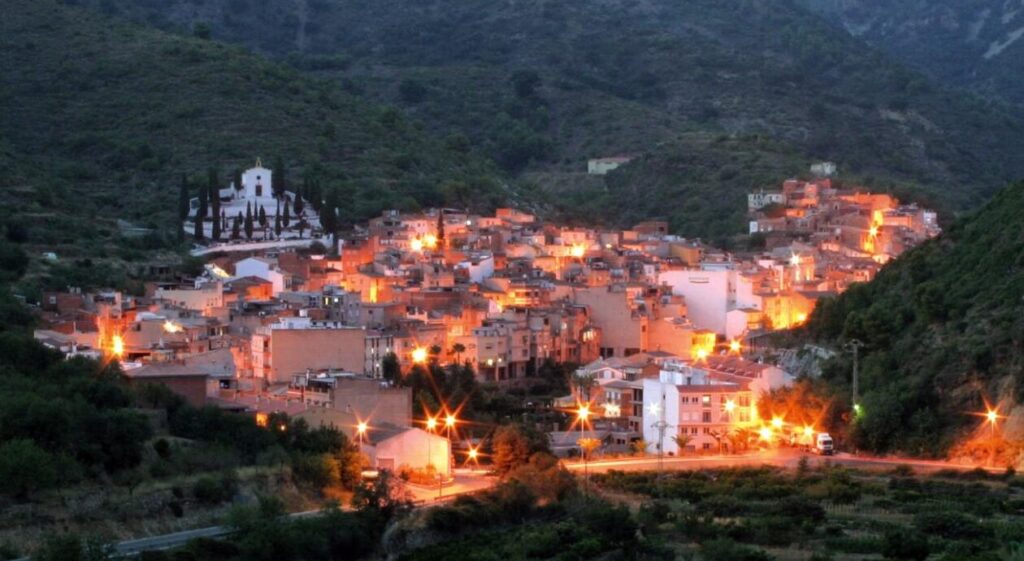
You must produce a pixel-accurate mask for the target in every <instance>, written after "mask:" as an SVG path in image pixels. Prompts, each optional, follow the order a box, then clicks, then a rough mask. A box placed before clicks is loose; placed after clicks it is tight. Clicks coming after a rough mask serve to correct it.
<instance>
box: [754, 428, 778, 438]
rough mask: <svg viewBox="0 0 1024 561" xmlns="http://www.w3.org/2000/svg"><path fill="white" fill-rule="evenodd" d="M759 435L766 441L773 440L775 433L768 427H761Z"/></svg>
mask: <svg viewBox="0 0 1024 561" xmlns="http://www.w3.org/2000/svg"><path fill="white" fill-rule="evenodd" d="M757 436H758V437H759V438H760V439H761V440H763V441H765V442H771V441H772V436H774V433H773V432H772V429H770V428H768V427H761V430H759V431H757Z"/></svg>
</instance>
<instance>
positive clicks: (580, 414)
mask: <svg viewBox="0 0 1024 561" xmlns="http://www.w3.org/2000/svg"><path fill="white" fill-rule="evenodd" d="M589 418H590V406H589V405H587V404H580V406H579V409H577V410H576V419H577V420H578V421H579V422H580V441H579V445H580V454H582V455H583V493H584V494H586V493H587V491H588V490H589V487H590V472H589V471H588V467H587V447H588V445H589V444H590V443H589V442H586V440H587V438H586V432H585V428H586V425H587V419H589Z"/></svg>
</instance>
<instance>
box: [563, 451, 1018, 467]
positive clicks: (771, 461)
mask: <svg viewBox="0 0 1024 561" xmlns="http://www.w3.org/2000/svg"><path fill="white" fill-rule="evenodd" d="M802 456H807V459H808V460H809V461H810V462H811V464H812V465H815V464H821V463H824V462H826V461H827V462H831V463H833V464H839V465H845V466H849V467H864V468H879V469H886V468H889V469H891V468H895V467H897V466H907V467H910V468H911V469H913V470H915V471H917V472H923V473H929V472H935V471H940V470H946V469H956V470H963V471H969V470H973V469H976V468H977V467H979V466H975V465H965V464H956V463H951V462H943V461H932V460H916V459H911V458H891V457H890V458H873V457H866V456H854V455H852V454H838V455H835V456H818V455H815V454H803V453H801V452H800V451H798V450H794V449H788V448H784V449H779V450H765V451H761V452H755V453H750V454H737V455H722V456H718V455H715V456H693V457H666V458H663V459H662V460H661V462H659V460H658V458H657V457H651V456H644V457H638V458H617V459H612V460H596V461H592V462H587V465H586V466H584V464H583V462H579V461H576V462H564V465H565V467H566V468H568V469H569V470H571V471H573V472H583V471H584V470H586V471H588V472H590V473H604V472H607V471H611V470H619V471H655V470H658V469H660V468H661V467H662V466H663V468H664V469H665V470H667V471H673V470H686V469H705V468H716V467H738V466H760V465H766V464H767V465H773V466H778V467H786V468H794V467H796V465H797V463H798V462H799V461H800V458H801V457H802ZM983 469H985V470H986V471H989V472H992V473H1001V472H1003V471H1004V470H1003V468H983Z"/></svg>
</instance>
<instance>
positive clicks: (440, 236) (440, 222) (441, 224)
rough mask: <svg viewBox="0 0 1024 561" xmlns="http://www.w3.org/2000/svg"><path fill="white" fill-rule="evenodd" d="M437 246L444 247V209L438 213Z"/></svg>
mask: <svg viewBox="0 0 1024 561" xmlns="http://www.w3.org/2000/svg"><path fill="white" fill-rule="evenodd" d="M437 246H438V247H444V209H443V208H442V209H438V211H437Z"/></svg>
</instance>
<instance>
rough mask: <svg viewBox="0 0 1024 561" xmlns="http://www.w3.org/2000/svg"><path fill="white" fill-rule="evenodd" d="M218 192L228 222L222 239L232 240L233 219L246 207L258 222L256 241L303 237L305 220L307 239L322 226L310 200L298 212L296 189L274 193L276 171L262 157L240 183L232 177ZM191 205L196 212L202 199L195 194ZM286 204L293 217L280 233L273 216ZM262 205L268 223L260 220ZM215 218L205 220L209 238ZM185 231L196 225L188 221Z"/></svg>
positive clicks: (245, 172) (243, 212)
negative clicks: (229, 182) (278, 233)
mask: <svg viewBox="0 0 1024 561" xmlns="http://www.w3.org/2000/svg"><path fill="white" fill-rule="evenodd" d="M218 196H219V197H220V209H221V211H222V212H223V215H224V218H225V223H222V224H221V242H222V243H228V242H230V237H231V226H232V222H233V221H234V219H235V218H236V217H237V216H238V215H242V216H243V217H244V216H245V213H246V209H247V208H249V209H251V211H252V215H253V220H254V222H255V224H254V232H253V239H252V241H254V242H255V241H266V240H271V239H274V240H297V239H299V238H300V229H299V224H300V223H301V222H304V224H305V225H304V226H303V228H302V231H301V237H302V238H304V239H305V238H311V237H312V236H315V235H316V234H315V233H314V232H315V231H317V230H319V228H320V218H319V216H317V213H316V211H315V210H314V209H313V208H312V205H310V204H308V201H304V202H305V203H306V204H305V205H303V207H304V208H303V209H302V212H301V213H296V212H295V206H294V205H295V200H296V199H297V197H298V194H297V193H295V192H293V191H284V193H283V195H282V197H281V198H280V199H279V198H278V197H275V196H274V172H273V170H271V169H269V168H266V167H263V163H262V162H261V161H260V160H259V159H257V160H256V165H255V166H254V167H251V168H249V169H247V170H245V171H244V172H242V184H241V185H235V183H234V182H233V181H232V182H231V184H230V185H228V187H226V188H222V189H219V190H218ZM190 206H191V209H192V211H193V216H194V215H195V213H196V212H197V211H198V209H199V206H200V205H199V199H198V198H197V197H194V198H192V200H191V201H190ZM286 206H287V207H288V216H289V218H290V221H289V226H288V227H286V228H285V227H282V231H281V235H280V237H278V236H277V235H276V234H275V232H274V221H275V220H274V219H275V217H276V216H277V214H278V213H279V212H280V214H281V215H282V216H284V215H285V207H286ZM261 208H262V209H263V212H264V213H265V214H266V216H267V226H266V227H263V226H261V225H260V224H259V223H258V217H259V212H260V209H261ZM214 218H217V217H210V219H208V220H207V221H206V223H205V224H204V235H205V236H206V237H207V239H208V240H209V237H210V236H212V234H213V225H212V219H214ZM185 231H186V232H188V233H192V231H193V225H192V224H187V225H185ZM243 239H244V234H243Z"/></svg>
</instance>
